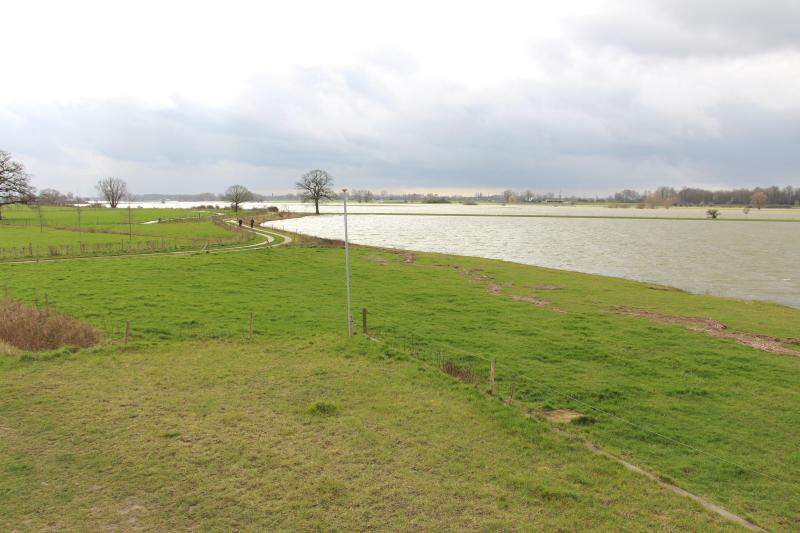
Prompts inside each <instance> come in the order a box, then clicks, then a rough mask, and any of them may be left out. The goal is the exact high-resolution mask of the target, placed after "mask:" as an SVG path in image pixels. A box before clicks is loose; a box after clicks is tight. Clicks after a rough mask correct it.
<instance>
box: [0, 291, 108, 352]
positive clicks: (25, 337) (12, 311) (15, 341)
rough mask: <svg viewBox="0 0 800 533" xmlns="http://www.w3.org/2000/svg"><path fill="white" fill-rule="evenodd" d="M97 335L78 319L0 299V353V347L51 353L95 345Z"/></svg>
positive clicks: (98, 337) (97, 338) (8, 299)
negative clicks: (49, 351) (66, 347)
mask: <svg viewBox="0 0 800 533" xmlns="http://www.w3.org/2000/svg"><path fill="white" fill-rule="evenodd" d="M99 341H100V334H99V333H98V332H97V331H96V330H95V329H94V328H92V327H91V326H89V325H88V324H84V323H83V322H81V321H80V320H77V319H75V318H72V317H69V316H66V315H62V314H61V313H58V312H56V311H52V310H47V309H37V308H35V307H30V306H27V305H25V304H22V303H20V302H15V301H14V300H11V299H10V298H0V353H3V345H4V344H5V345H8V346H11V347H12V348H16V349H19V350H29V351H39V350H52V349H54V348H60V347H62V346H78V347H82V348H83V347H86V346H92V345H94V344H97V343H98V342H99Z"/></svg>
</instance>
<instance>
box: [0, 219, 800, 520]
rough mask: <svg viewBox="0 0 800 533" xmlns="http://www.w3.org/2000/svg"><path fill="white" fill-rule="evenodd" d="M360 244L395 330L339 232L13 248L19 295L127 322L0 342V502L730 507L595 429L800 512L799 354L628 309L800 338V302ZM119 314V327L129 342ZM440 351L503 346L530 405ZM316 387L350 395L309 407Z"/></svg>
mask: <svg viewBox="0 0 800 533" xmlns="http://www.w3.org/2000/svg"><path fill="white" fill-rule="evenodd" d="M165 226H167V225H165ZM0 230H2V228H0ZM352 252H353V253H352V267H353V278H352V282H353V299H354V307H355V308H356V309H359V308H360V307H362V306H363V307H367V308H369V316H370V329H371V334H372V335H373V336H374V337H375V338H376V339H378V341H379V342H374V341H369V340H364V339H353V340H347V339H346V338H343V337H342V333H343V330H344V326H345V322H344V314H345V313H344V293H343V277H344V273H343V257H342V250H341V249H340V248H336V247H327V246H313V245H305V246H303V245H300V246H289V247H285V248H276V249H265V250H259V251H254V252H244V253H232V254H220V255H213V254H197V255H191V256H181V257H163V256H161V257H146V256H145V257H124V258H118V259H114V260H106V259H98V260H94V261H91V260H89V261H79V262H74V261H61V262H51V263H47V264H5V265H0V280H2V281H0V284H2V285H4V286H5V287H7V288H8V291H9V293H10V295H11V296H12V297H14V298H17V299H20V300H24V301H29V302H33V301H42V298H43V294H44V293H45V292H46V293H47V294H48V298H49V302H50V305H51V306H52V307H54V308H56V309H58V310H60V311H63V312H65V313H68V314H70V315H73V316H76V317H78V318H81V319H84V320H86V321H87V322H89V323H91V324H94V325H96V326H97V327H99V328H100V329H101V330H102V331H103V332H104V333H105V334H106V337H107V343H109V344H108V345H107V346H105V347H101V348H96V349H90V350H83V351H79V352H76V353H73V352H72V351H70V350H66V349H65V350H62V351H59V352H55V353H52V354H42V355H31V354H14V355H6V356H0V380H2V387H3V390H7V391H9V393H8V394H7V395H6V396H5V397H4V399H3V400H2V401H0V431H4V432H5V433H4V438H3V439H2V442H3V444H0V446H4V447H2V448H0V517H2V518H0V520H2V519H3V518H5V520H6V522H7V523H9V524H14V523H18V522H20V521H22V520H28V522H25V524H27V525H26V526H25V528H30V529H40V528H42V527H46V526H48V525H51V526H52V525H58V526H60V527H64V528H66V529H75V528H78V529H80V525H81V524H92V527H90V529H98V528H101V527H106V526H108V527H120V525H121V524H122V525H124V523H125V522H124V521H125V520H128V519H129V518H133V519H135V520H137V524H141V525H142V527H143V528H144V529H174V528H177V529H188V528H190V527H192V526H194V525H198V524H199V525H201V527H203V528H207V529H230V528H237V527H243V526H244V525H249V524H257V526H256V528H258V527H261V528H267V529H268V528H290V527H294V526H295V525H296V526H297V527H298V528H301V529H310V528H322V529H329V528H332V529H353V528H362V526H363V527H384V528H397V529H405V528H415V527H416V528H417V529H462V528H475V529H488V530H498V529H514V528H516V529H536V528H540V529H541V528H545V529H557V528H564V529H578V530H580V529H587V528H594V529H605V530H620V529H629V530H652V529H694V530H709V529H714V528H716V527H721V526H725V527H727V526H726V524H725V523H724V522H722V521H720V519H718V518H717V517H716V516H715V515H713V514H711V513H709V512H707V511H704V510H702V509H701V508H700V507H699V506H697V505H696V504H693V503H691V502H689V501H688V500H686V499H683V498H679V497H677V496H674V495H672V494H671V493H669V492H667V491H665V490H664V489H662V488H659V487H658V486H657V485H655V483H653V482H650V481H647V480H645V479H644V478H641V477H639V476H636V475H634V474H632V473H627V472H625V471H623V470H622V469H621V467H619V466H617V465H615V464H613V463H611V462H609V461H607V460H606V459H602V458H600V457H598V456H596V455H592V454H591V453H590V452H588V451H586V450H584V448H583V447H582V445H581V444H580V443H581V442H583V441H590V442H592V443H595V444H596V445H597V446H599V447H601V448H602V449H604V450H607V451H609V452H612V453H614V454H616V455H618V456H621V457H624V458H625V459H626V460H628V461H630V462H633V463H635V464H637V465H640V466H642V467H644V468H646V469H648V470H650V471H652V472H655V473H657V474H658V475H660V476H661V477H663V478H664V479H668V480H671V481H672V482H674V483H675V484H677V485H679V486H680V487H683V488H685V489H687V490H690V491H692V492H695V493H697V494H700V495H702V496H705V497H707V498H709V499H710V500H713V501H714V502H716V503H718V504H720V505H722V506H724V507H726V508H727V509H729V510H731V511H733V512H735V513H737V514H740V515H742V516H744V517H746V518H748V519H749V520H752V521H754V522H756V523H757V524H759V525H761V526H762V527H765V528H768V529H771V530H784V531H791V530H792V529H794V526H796V524H797V523H799V522H800V511H798V509H800V487H798V482H797V479H798V478H800V449H798V445H797V442H798V440H800V410H798V409H797V407H798V396H797V390H798V385H800V357H793V356H787V355H778V354H773V353H768V352H765V351H762V350H757V349H755V348H753V347H750V346H744V345H741V344H738V343H736V342H735V341H734V340H731V339H725V338H716V337H710V336H706V335H704V334H702V333H699V332H696V331H689V330H688V329H686V328H684V327H683V326H681V325H677V324H659V323H654V322H651V321H648V320H645V319H643V318H636V317H631V316H624V315H620V314H618V313H616V312H615V311H614V310H615V309H616V308H618V307H627V308H636V309H644V310H650V311H656V312H659V313H663V314H671V315H681V316H696V317H703V318H712V319H715V320H719V321H721V322H723V323H725V324H726V325H727V326H728V329H729V330H735V331H742V332H749V333H754V334H760V335H768V336H771V337H779V338H781V339H785V338H788V337H798V332H799V331H800V311H798V310H795V309H790V308H786V307H781V306H778V305H772V304H767V303H761V302H742V301H738V300H731V299H723V298H714V297H708V296H698V295H690V294H687V293H683V292H680V291H677V290H671V289H667V288H664V287H660V286H654V285H648V284H642V283H636V282H631V281H625V280H619V279H611V278H604V277H600V276H592V275H585V274H577V273H569V272H561V271H555V270H548V269H543V268H536V267H530V266H524V265H516V264H511V263H504V262H499V261H491V260H483V259H476V258H462V257H452V256H444V255H436V254H421V253H418V254H400V253H394V252H391V251H381V250H376V249H371V248H361V247H358V248H354V249H353V250H352ZM0 290H2V287H0ZM251 312H252V313H254V316H255V323H254V325H255V327H254V330H255V338H254V339H253V340H252V341H248V340H247V336H248V320H249V316H250V313H251ZM126 320H128V321H130V322H131V324H132V345H131V346H129V347H128V348H124V349H123V348H119V347H115V346H114V345H113V344H114V343H116V342H118V339H119V338H120V337H121V336H122V331H123V328H124V323H125V321H126ZM785 346H786V347H790V346H793V345H789V344H785ZM442 359H448V360H452V361H456V362H457V363H458V364H459V365H462V366H464V367H468V368H472V369H473V370H475V371H476V372H477V373H481V374H484V375H485V374H486V373H487V372H488V366H489V361H490V360H492V359H496V361H497V371H496V373H497V387H498V395H499V396H500V397H502V398H503V399H505V400H509V397H510V396H511V394H512V392H511V391H512V390H513V391H514V392H513V401H510V400H509V401H510V404H511V405H510V406H509V407H504V406H503V404H502V403H500V402H499V401H497V400H495V399H492V398H490V397H486V396H484V395H482V394H481V393H479V391H478V390H477V389H476V388H475V387H473V386H470V385H464V384H460V383H459V382H457V381H456V380H454V379H453V378H450V377H449V376H445V375H443V374H441V373H440V372H439V371H438V370H437V369H436V368H437V367H436V365H435V363H436V362H438V361H440V360H442ZM485 388H486V385H485V384H484V385H481V387H480V389H481V390H483V389H485ZM430 398H437V400H436V401H433V400H430ZM317 400H324V401H330V402H333V403H334V404H336V405H337V406H338V407H339V409H340V413H339V414H338V415H336V416H333V417H330V418H325V419H320V420H318V419H317V418H315V417H313V416H311V415H309V414H308V413H307V412H306V409H307V407H308V406H309V405H310V404H311V403H313V402H314V401H317ZM430 402H433V403H430ZM560 408H564V409H572V410H575V411H578V412H580V413H582V414H583V415H584V416H583V417H582V418H580V419H579V420H578V421H576V422H579V423H573V424H568V425H566V426H558V427H559V430H558V431H557V432H556V431H554V430H552V429H551V425H550V423H549V422H547V421H546V420H545V418H544V417H542V416H540V415H541V414H543V413H546V412H547V411H548V410H552V409H560ZM526 413H530V415H531V416H526ZM431 417H433V418H431ZM390 428H391V429H390ZM398 431H399V432H401V434H400V433H396V432H398ZM8 443H11V444H8ZM53 443H59V445H58V446H55V445H54V444H53ZM270 450H272V451H270ZM62 456H63V458H62ZM60 458H61V459H60ZM515 479H516V481H514V480H515ZM43 482H47V483H48V484H49V485H47V486H44V485H42V483H43ZM13 487H21V489H19V490H16V489H13ZM54 487H55V488H54ZM92 487H99V488H97V489H96V490H94V489H92ZM267 487H269V488H267ZM215 491H219V492H220V493H219V494H218V493H216V492H215ZM125 502H128V503H125ZM129 508H136V513H134V514H133V515H131V513H132V511H130V510H128V511H126V509H129ZM175 508H177V509H181V510H182V512H180V513H173V512H171V510H172V509H175ZM237 508H241V509H242V512H241V513H238V512H236V509H237ZM237 520H238V521H237ZM414 520H418V522H414ZM415 524H416V526H415ZM0 525H2V522H0Z"/></svg>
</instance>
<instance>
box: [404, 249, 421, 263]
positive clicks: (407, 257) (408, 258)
mask: <svg viewBox="0 0 800 533" xmlns="http://www.w3.org/2000/svg"><path fill="white" fill-rule="evenodd" d="M400 259H402V261H403V263H416V262H417V254H415V253H414V252H402V253H401V254H400Z"/></svg>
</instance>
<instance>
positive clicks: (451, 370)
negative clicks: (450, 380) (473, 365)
mask: <svg viewBox="0 0 800 533" xmlns="http://www.w3.org/2000/svg"><path fill="white" fill-rule="evenodd" d="M441 370H442V372H444V373H445V374H447V375H449V376H453V377H454V378H456V379H460V380H461V381H463V382H464V383H477V382H478V381H481V376H480V375H478V373H476V372H474V371H472V370H470V369H469V368H465V367H463V366H460V365H458V364H456V363H454V362H453V361H445V362H444V363H442V366H441Z"/></svg>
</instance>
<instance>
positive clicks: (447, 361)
mask: <svg viewBox="0 0 800 533" xmlns="http://www.w3.org/2000/svg"><path fill="white" fill-rule="evenodd" d="M384 324H386V325H388V326H390V327H391V328H393V329H396V330H398V331H402V329H403V328H401V327H399V326H398V325H397V324H392V323H387V322H385V321H384ZM372 329H373V330H376V329H377V330H378V331H380V330H381V328H380V327H375V326H374V325H373V326H372ZM389 335H390V336H389V338H388V339H385V340H384V339H379V338H375V337H374V336H373V337H370V338H372V339H374V340H377V341H379V342H382V343H387V344H390V345H392V346H394V347H395V348H397V347H398V346H399V347H400V348H402V349H403V351H405V352H407V353H408V354H409V355H411V356H412V357H413V358H414V359H416V360H417V361H420V362H422V363H427V364H429V365H431V366H434V367H435V368H436V369H438V370H440V371H443V372H446V373H447V374H449V375H452V376H453V377H455V378H456V379H460V380H462V381H465V382H467V383H472V384H474V385H476V386H479V387H481V388H483V389H485V390H486V391H487V392H489V391H490V387H491V385H490V383H489V380H490V372H491V368H492V366H493V364H492V363H493V361H492V359H490V358H487V357H484V356H482V355H479V354H474V353H472V354H469V355H466V356H465V355H446V354H447V351H446V350H443V349H435V348H429V349H428V350H427V352H429V353H426V350H425V345H426V344H427V345H428V346H430V345H431V344H433V343H431V342H429V341H426V342H422V341H421V339H420V338H419V337H417V336H416V335H414V334H413V333H412V334H410V335H409V336H408V338H401V337H400V336H399V335H398V334H394V335H392V334H389ZM454 365H455V366H456V367H455V368H454V367H453V366H454ZM448 367H449V368H448ZM476 367H478V368H476ZM498 367H499V365H497V366H496V367H495V376H494V377H495V378H496V380H495V383H494V385H495V387H497V386H499V385H500V384H502V385H504V386H506V387H507V388H506V393H505V394H504V393H502V392H497V393H496V396H497V398H498V399H501V400H502V399H503V398H504V397H510V396H513V395H514V394H515V393H520V392H521V391H522V389H520V388H519V387H518V385H519V382H520V381H522V382H525V383H526V384H527V385H528V386H531V387H533V388H534V389H536V388H538V387H540V388H544V389H547V390H549V391H550V392H553V393H555V394H556V395H557V397H558V398H567V399H569V400H571V401H573V402H575V403H578V404H580V405H581V406H583V407H586V408H589V409H591V410H592V411H595V412H597V413H600V414H602V415H604V416H607V417H610V418H614V419H616V420H618V421H620V422H622V423H624V424H626V425H628V426H631V427H633V428H636V429H638V430H640V431H643V432H645V433H649V434H650V435H653V436H656V437H659V438H660V439H663V440H664V441H666V442H668V443H670V444H673V445H676V446H679V447H682V448H684V449H687V450H691V451H693V452H695V453H697V454H702V455H705V456H707V457H710V458H712V459H714V460H716V461H718V462H720V463H724V464H726V465H728V466H733V467H735V468H738V469H740V470H742V471H745V472H750V473H753V474H757V475H759V476H761V477H764V478H766V479H769V480H771V481H774V482H776V483H781V484H783V485H786V486H787V487H789V488H791V489H793V490H794V491H797V492H798V493H800V484H798V483H796V482H793V481H789V480H786V479H781V478H778V477H776V476H773V475H772V474H769V473H767V472H764V471H761V470H758V469H756V468H752V467H748V466H743V465H741V464H739V463H736V462H734V461H731V460H729V459H726V458H724V457H721V456H719V455H717V454H714V453H713V452H710V451H708V450H704V449H701V448H698V447H696V446H693V445H691V444H687V443H685V442H682V441H680V440H678V439H676V438H674V437H670V436H669V435H665V434H663V433H661V432H659V431H656V430H654V429H651V428H649V427H647V426H643V425H641V424H638V423H636V422H633V421H631V420H628V419H626V418H624V417H622V416H620V415H617V414H615V413H612V412H610V411H607V410H605V409H603V408H601V407H598V406H596V405H593V404H591V403H589V402H587V401H585V400H582V399H580V398H577V397H576V396H575V395H574V393H569V392H566V391H564V390H563V389H560V388H559V387H556V386H553V385H549V384H547V383H544V382H542V381H534V380H533V379H532V378H530V377H528V376H526V375H524V374H517V375H515V376H514V378H513V379H516V380H517V382H514V381H513V379H508V378H507V377H503V374H502V370H501V369H500V368H498ZM459 374H461V375H459ZM462 376H463V377H464V378H465V379H462ZM523 401H524V400H523Z"/></svg>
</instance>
